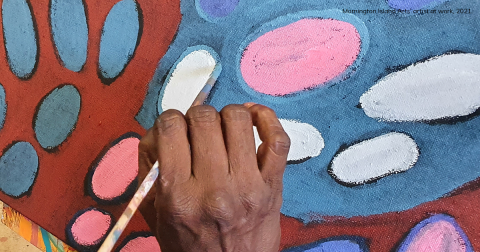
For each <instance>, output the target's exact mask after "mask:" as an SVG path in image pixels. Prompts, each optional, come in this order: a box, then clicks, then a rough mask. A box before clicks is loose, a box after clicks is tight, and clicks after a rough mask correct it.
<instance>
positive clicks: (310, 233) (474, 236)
mask: <svg viewBox="0 0 480 252" xmlns="http://www.w3.org/2000/svg"><path fill="white" fill-rule="evenodd" d="M475 183H476V184H477V185H480V180H478V181H476V182H475ZM479 208H480V190H478V189H476V190H475V191H471V190H468V189H467V190H464V191H463V194H458V195H456V196H452V197H448V198H442V199H439V200H436V201H432V202H428V203H425V204H422V205H420V206H418V207H415V208H413V209H410V210H408V211H404V212H394V213H387V214H382V215H375V216H370V217H354V218H349V219H345V218H342V217H338V218H335V217H326V219H327V221H326V222H325V223H317V224H309V225H304V224H303V223H302V222H300V221H298V220H297V219H294V218H290V217H285V216H282V219H281V226H282V241H281V248H282V249H284V248H289V247H294V246H299V245H302V244H307V243H311V242H314V241H317V240H320V239H324V238H327V237H331V236H340V235H356V236H362V237H364V238H367V239H368V240H369V245H370V251H371V252H376V251H392V250H393V249H396V248H397V247H398V245H399V244H400V243H401V242H402V241H403V239H404V238H405V237H406V236H407V235H408V233H409V232H410V230H411V229H412V228H413V227H414V226H415V225H416V224H418V223H419V222H420V221H422V220H424V219H426V218H428V217H430V216H431V215H434V214H439V213H444V214H448V215H450V216H452V217H454V218H455V220H456V221H457V223H458V224H459V225H460V227H461V228H462V229H463V231H464V232H465V234H466V235H467V237H468V238H469V240H470V242H471V243H472V246H473V249H474V250H475V251H478V250H480V225H478V220H480V213H479V212H478V209H479Z"/></svg>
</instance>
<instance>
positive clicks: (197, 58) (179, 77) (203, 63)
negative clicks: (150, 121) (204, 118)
mask: <svg viewBox="0 0 480 252" xmlns="http://www.w3.org/2000/svg"><path fill="white" fill-rule="evenodd" d="M216 64H217V62H216V61H215V58H214V57H213V56H212V55H211V54H210V52H208V51H207V50H197V51H193V52H191V53H189V54H188V55H187V56H185V57H184V58H183V59H182V60H181V61H180V62H179V63H178V64H177V65H176V67H175V70H173V72H172V74H171V75H170V77H169V79H168V80H167V81H166V84H165V85H166V87H165V91H164V93H163V97H162V101H161V107H162V110H163V111H166V110H168V109H177V110H179V111H181V112H182V113H183V114H185V113H187V110H188V109H189V108H190V106H191V105H192V103H193V101H194V100H195V98H196V97H197V95H198V93H199V92H200V91H201V90H202V88H203V87H204V86H205V83H206V82H207V80H208V78H209V77H210V75H211V74H212V73H213V71H214V69H215V65H216Z"/></svg>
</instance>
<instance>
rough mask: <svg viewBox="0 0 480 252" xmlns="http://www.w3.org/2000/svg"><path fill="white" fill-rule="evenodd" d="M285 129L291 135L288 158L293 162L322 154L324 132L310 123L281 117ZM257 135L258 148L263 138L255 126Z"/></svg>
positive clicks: (254, 129) (255, 134)
mask: <svg viewBox="0 0 480 252" xmlns="http://www.w3.org/2000/svg"><path fill="white" fill-rule="evenodd" d="M279 121H280V123H281V124H282V127H283V129H284V130H285V132H286V133H287V135H288V136H289V137H290V151H289V152H288V157H287V160H288V161H291V162H294V163H295V162H301V161H304V160H307V159H309V158H312V157H316V156H318V155H320V153H321V152H322V150H323V148H324V147H325V142H324V140H323V137H322V134H320V132H319V131H318V130H317V129H316V128H315V127H313V126H312V125H310V124H308V123H301V122H297V121H294V120H286V119H279ZM253 135H254V136H255V146H256V148H257V149H258V147H259V146H260V144H262V140H260V136H259V135H258V131H257V128H256V127H255V126H254V127H253Z"/></svg>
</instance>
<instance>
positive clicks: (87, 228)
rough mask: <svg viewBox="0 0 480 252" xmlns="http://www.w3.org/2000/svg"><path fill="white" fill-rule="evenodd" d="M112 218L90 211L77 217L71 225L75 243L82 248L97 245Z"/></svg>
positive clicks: (93, 210) (105, 232)
mask: <svg viewBox="0 0 480 252" xmlns="http://www.w3.org/2000/svg"><path fill="white" fill-rule="evenodd" d="M111 222H112V218H111V217H110V216H109V215H108V214H104V213H102V212H100V211H98V210H95V209H92V210H89V211H87V212H85V213H83V214H82V215H80V216H78V218H77V219H76V220H75V222H74V223H73V225H72V228H71V233H72V236H73V239H74V240H75V242H77V243H78V244H80V245H82V246H93V245H97V244H99V242H100V241H101V240H102V238H103V237H104V236H105V235H106V234H107V232H108V229H109V228H110V224H111Z"/></svg>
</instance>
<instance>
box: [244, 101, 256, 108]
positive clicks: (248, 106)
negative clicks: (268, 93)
mask: <svg viewBox="0 0 480 252" xmlns="http://www.w3.org/2000/svg"><path fill="white" fill-rule="evenodd" d="M253 105H256V103H255V102H246V103H244V104H243V106H245V107H247V108H250V107H252V106H253Z"/></svg>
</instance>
